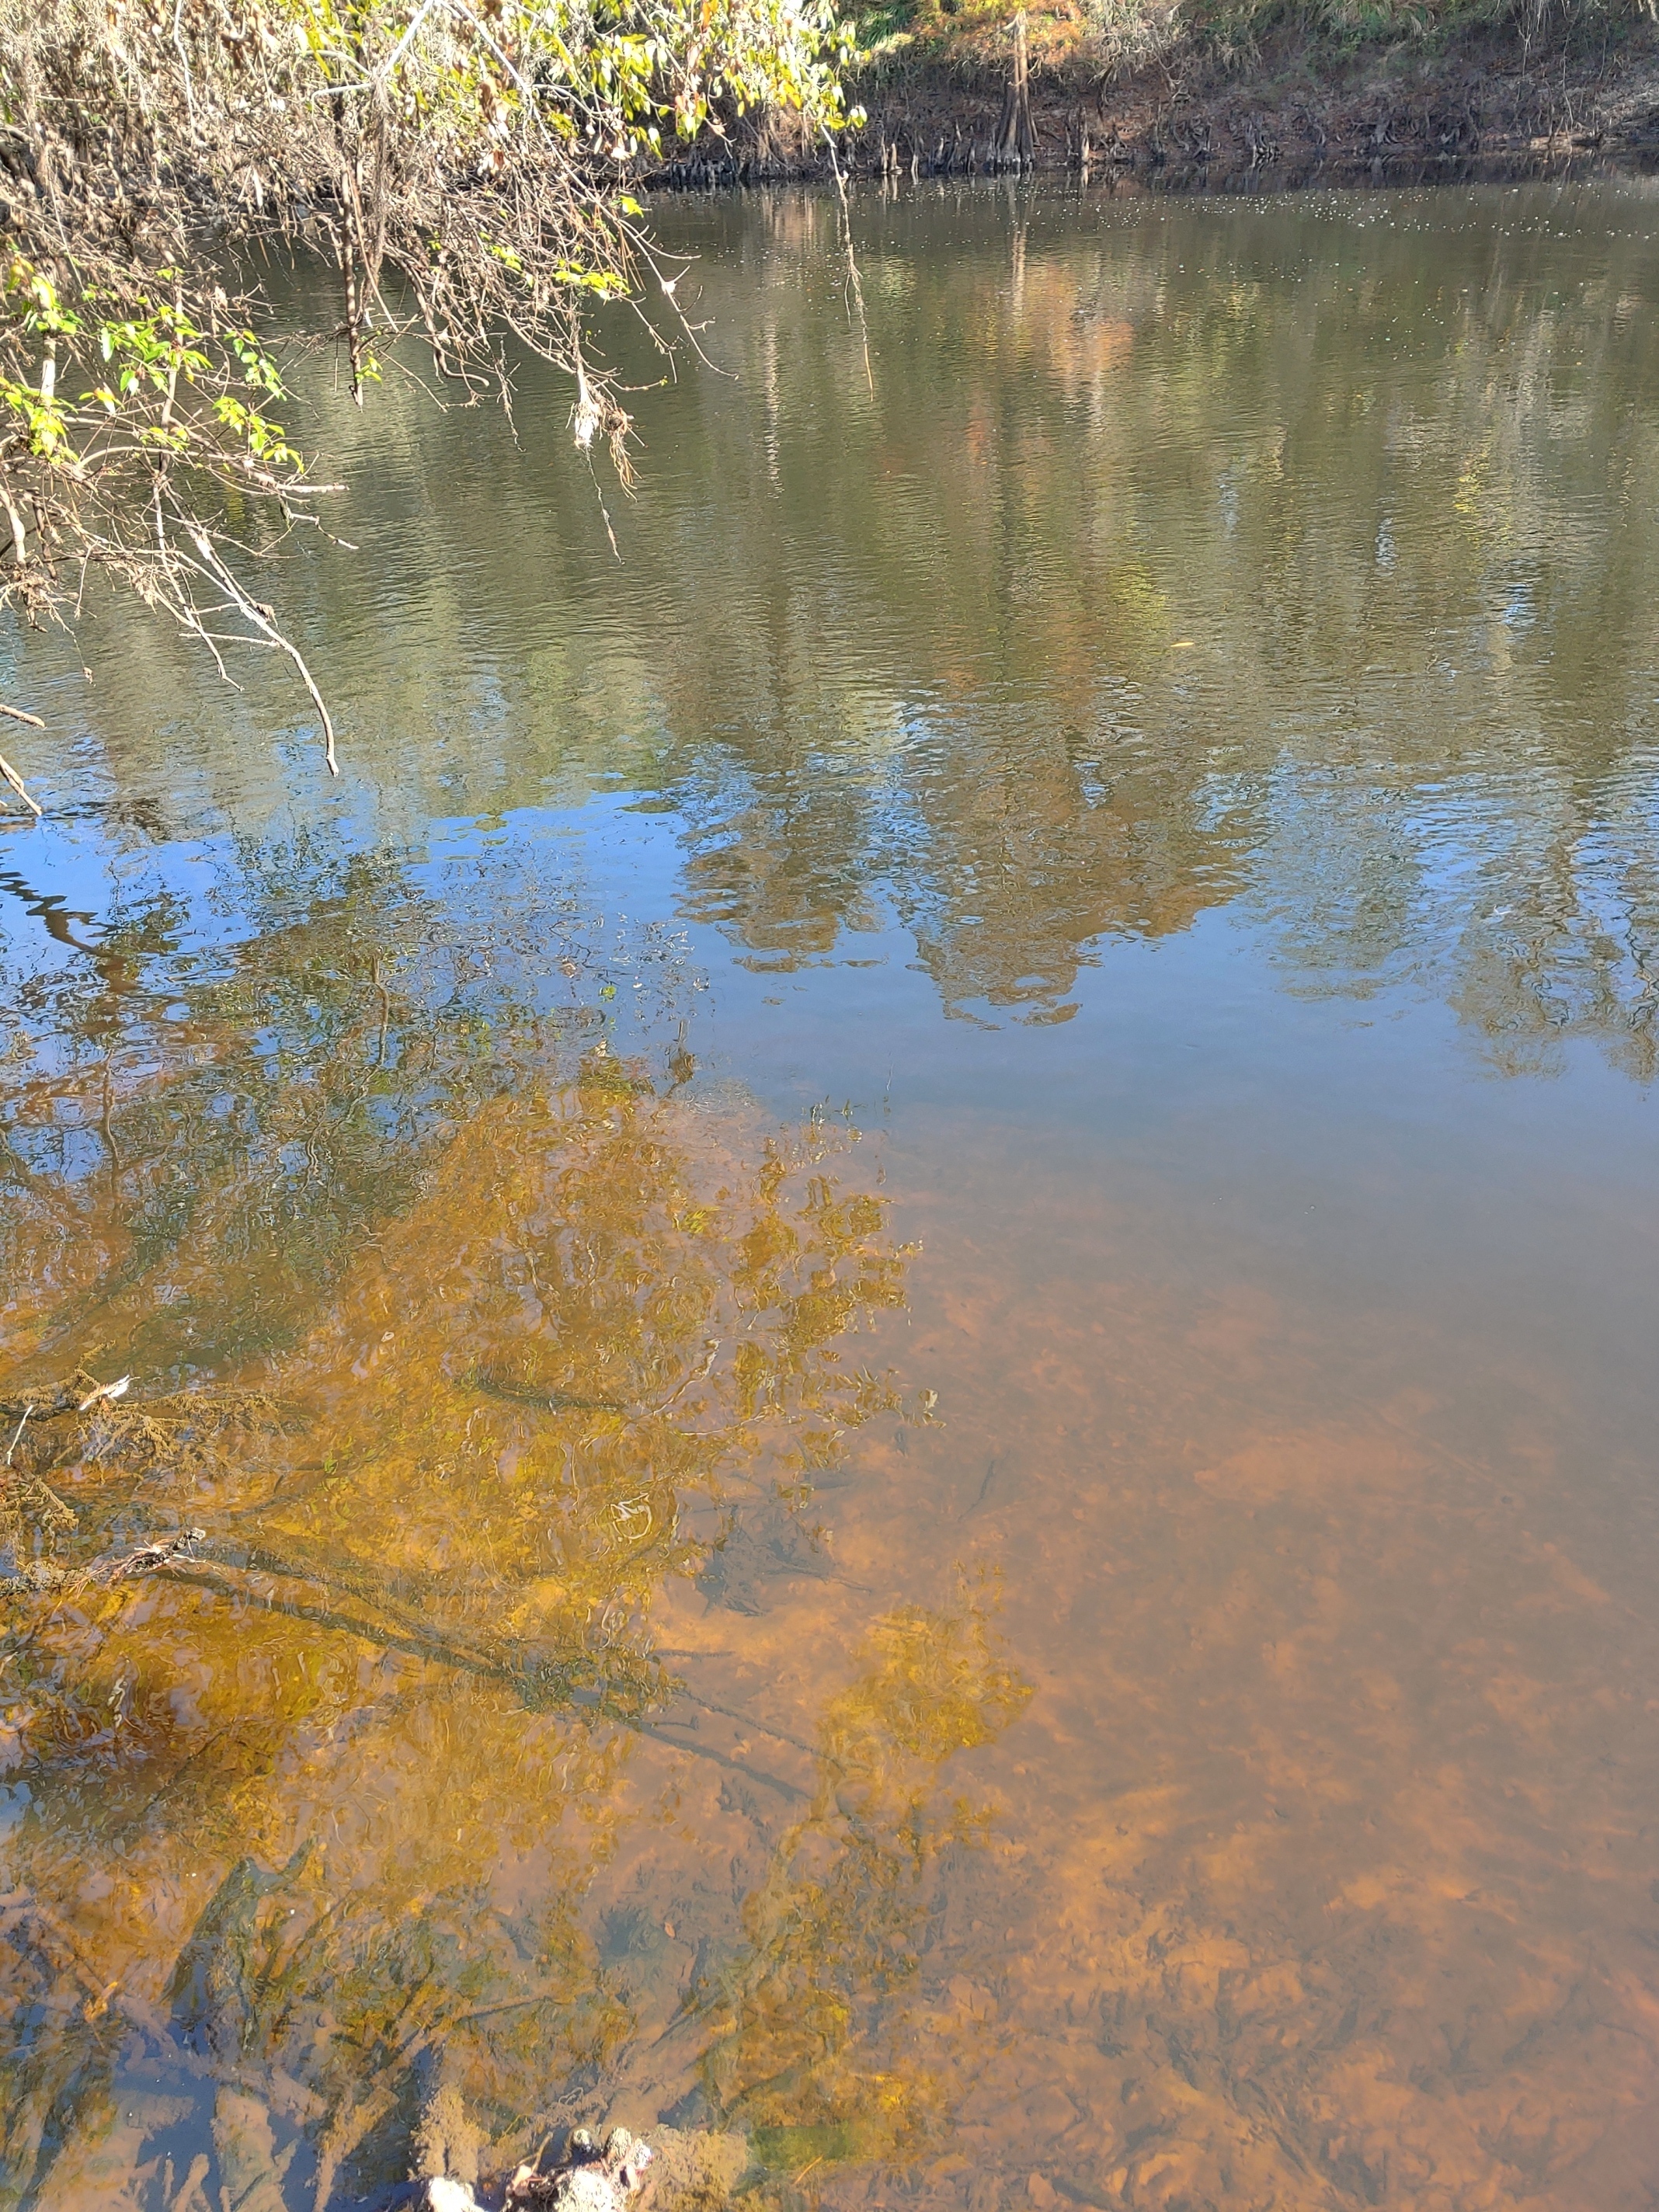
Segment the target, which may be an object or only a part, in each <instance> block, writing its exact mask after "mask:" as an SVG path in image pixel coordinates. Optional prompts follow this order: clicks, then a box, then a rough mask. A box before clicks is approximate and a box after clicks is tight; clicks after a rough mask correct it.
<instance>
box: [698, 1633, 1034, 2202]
mask: <svg viewBox="0 0 1659 2212" xmlns="http://www.w3.org/2000/svg"><path fill="white" fill-rule="evenodd" d="M863 1658H864V1665H863V1671H862V1672H861V1673H860V1674H859V1675H858V1677H857V1678H856V1679H855V1680H854V1681H853V1683H852V1684H851V1685H850V1686H848V1688H847V1689H845V1690H844V1691H842V1692H841V1693H840V1695H839V1696H837V1697H836V1698H835V1699H832V1700H831V1701H830V1704H829V1707H828V1709H827V1711H825V1713H824V1716H823V1722H822V1723H821V1726H820V1729H819V1750H818V1784H817V1791H816V1793H815V1795H814V1796H813V1799H812V1802H811V1807H810V1808H809V1809H808V1810H807V1812H806V1813H805V1815H804V1816H803V1817H802V1818H801V1820H799V1821H798V1822H797V1823H796V1824H795V1825H794V1826H793V1827H792V1828H791V1829H790V1830H789V1831H788V1832H787V1834H786V1835H785V1837H784V1838H783V1839H782V1842H781V1844H780V1846H779V1849H778V1852H777V1855H776V1858H775V1863H774V1865H773V1867H772V1869H771V1871H770V1872H769V1875H768V1876H767V1878H766V1880H765V1881H764V1882H763V1884H762V1885H761V1887H759V1888H758V1889H757V1891H756V1892H755V1893H754V1894H753V1895H752V1896H751V1897H750V1899H749V1900H748V1902H747V1904H746V1905H745V1906H744V1915H743V1919H744V1939H745V1940H744V1946H743V1948H742V1950H741V1951H740V1953H739V1954H738V1957H737V1959H736V1960H734V1961H733V1963H732V1965H731V1966H729V1967H728V1968H727V1969H726V1972H725V1974H724V1975H723V1977H722V1979H721V1987H720V1991H719V1993H718V1995H717V1996H714V1998H713V1999H712V2000H711V2001H710V2010H711V2013H712V2014H713V2016H714V2020H715V2021H716V2023H717V2026H716V2033H715V2038H714V2042H713V2043H712V2044H711V2045H710V2048H709V2050H708V2055H707V2057H706V2059H705V2062H704V2070H705V2074H706V2077H707V2080H708V2084H709V2087H710V2091H711V2093H712V2094H713V2095H714V2100H715V2101H716V2103H717V2105H718V2106H720V2108H721V2109H722V2110H723V2111H725V2112H726V2113H728V2114H729V2115H731V2116H732V2117H733V2118H739V2119H741V2120H743V2121H744V2122H745V2123H747V2124H749V2125H750V2127H752V2129H753V2131H754V2143H755V2148H756V2151H757V2154H758V2156H759V2157H760V2158H761V2159H762V2160H763V2161H764V2162H765V2163H766V2164H767V2165H768V2166H771V2167H773V2168H774V2169H776V2170H781V2171H790V2170H799V2169H802V2168H808V2167H814V2168H815V2167H817V2166H836V2165H837V2164H840V2163H842V2162H844V2161H849V2160H850V2161H869V2160H909V2159H912V2158H914V2157H915V2155H916V2154H918V2153H920V2152H921V2151H922V2150H924V2149H926V2148H927V2146H928V2145H929V2143H930V2142H936V2141H937V2139H938V2137H939V2134H940V2132H941V2130H942V2129H943V2126H944V2124H945V2122H946V2121H947V2120H948V2118H949V2117H950V2115H951V2111H952V2109H953V2107H954V2106H955V2104H956V2103H957V2100H958V2099H959V2098H960V2096H961V2094H962V2093H963V2087H964V2086H965V2083H966V2081H967V2079H968V2069H969V2049H970V2045H971V2038H969V2039H964V2038H963V2037H960V2036H957V2037H952V2036H951V2035H950V2034H949V2033H942V2032H940V2031H939V2027H938V2026H937V2024H936V2023H935V2022H934V2021H933V2020H932V2019H931V2018H930V2017H929V2015H928V2014H927V2011H926V2010H925V2009H924V2006H923V2003H922V2001H921V1990H920V1988H919V1979H920V1975H921V1967H922V1964H923V1955H924V1952H925V1951H926V1949H927V1946H928V1942H929V1938H930V1935H931V1934H932V1929H931V1928H930V1920H931V1917H932V1916H933V1914H934V1913H935V1912H936V1911H937V1910H938V1906H939V1893H940V1889H941V1887H942V1881H941V1877H942V1874H943V1871H944V1868H945V1865H948V1863H949V1861H950V1859H951V1857H953V1856H954V1855H957V1854H959V1853H960V1851H961V1850H963V1849H964V1848H970V1847H972V1846H973V1845H974V1844H975V1843H977V1842H979V1841H981V1839H982V1838H983V1833H984V1828H985V1820H986V1816H985V1814H984V1813H983V1812H982V1811H981V1810H978V1809H976V1808H975V1807H973V1806H972V1805H971V1804H969V1802H967V1801H966V1800H965V1799H963V1798H956V1799H954V1800H952V1801H951V1802H949V1803H948V1804H940V1803H939V1802H937V1800H938V1796H939V1778H940V1774H941V1771H942V1769H943V1768H944V1766H945V1762H946V1761H947V1760H949V1759H951V1758H952V1757H953V1756H954V1755H955V1753H957V1752H961V1751H970V1750H972V1749H974V1748H975V1747H976V1746H979V1745H981V1744H987V1743H989V1742H992V1741H994V1739H995V1738H996V1737H997V1736H998V1735H1000V1734H1001V1732H1002V1731H1003V1729H1006V1727H1007V1726H1008V1724H1009V1723H1010V1722H1011V1721H1012V1720H1014V1719H1015V1718H1017V1717H1018V1714H1019V1713H1020V1712H1021V1711H1023V1710H1024V1705H1025V1704H1026V1702H1027V1700H1028V1699H1029V1698H1030V1686H1029V1685H1028V1684H1027V1683H1026V1682H1025V1681H1024V1679H1023V1678H1022V1677H1021V1676H1020V1675H1019V1674H1018V1673H1017V1672H1016V1671H1015V1670H1014V1669H1013V1668H1012V1667H1010V1666H1009V1665H1008V1664H1007V1663H1006V1661H1005V1660H1004V1659H1003V1658H1002V1657H1001V1656H1000V1653H999V1651H998V1650H997V1647H996V1644H995V1642H994V1638H993V1635H992V1632H991V1630H990V1626H989V1621H988V1619H987V1606H986V1604H985V1602H984V1600H983V1598H982V1596H981V1595H979V1594H978V1593H969V1595H967V1597H966V1599H965V1601H964V1602H963V1604H962V1606H961V1607H959V1608H958V1609H957V1610H956V1611H954V1612H948V1613H930V1612H927V1611H924V1610H922V1609H921V1607H905V1608H903V1609H902V1610H901V1611H899V1612H897V1613H892V1614H890V1615H889V1616H888V1618H887V1619H885V1620H883V1621H881V1622H879V1623H878V1625H877V1626H876V1627H875V1628H874V1629H873V1630H872V1632H871V1635H870V1638H869V1640H868V1644H867V1645H866V1651H865V1653H864V1655H863ZM930 1994H931V1995H932V1996H935V1997H936V1996H937V1992H936V1991H934V1992H931V1993H930ZM823 2178H825V2179H827V2178H828V2177H827V2175H826V2176H824V2177H823Z"/></svg>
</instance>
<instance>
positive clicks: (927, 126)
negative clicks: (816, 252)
mask: <svg viewBox="0 0 1659 2212" xmlns="http://www.w3.org/2000/svg"><path fill="white" fill-rule="evenodd" d="M1011 76H1012V70H1011V69H1010V68H1008V67H1006V66H1005V65H1003V64H1001V63H1000V62H999V61H997V60H995V59H991V60H987V61H984V62H981V63H979V64H976V65H975V66H973V67H971V68H964V67H963V66H962V65H961V64H949V65H945V64H939V63H938V62H935V61H932V60H929V59H927V58H917V57H915V56H913V55H907V54H900V55H898V56H896V57H892V58H888V59H886V60H884V61H882V62H879V63H878V64H876V65H875V66H874V67H873V68H872V70H870V71H869V72H868V73H867V74H866V76H865V77H864V78H863V79H862V80H861V81H860V82H859V83H858V84H857V85H856V87H854V91H855V93H856V95H857V97H858V99H859V100H860V102H861V104H862V106H863V107H864V109H865V111H866V118H867V120H866V123H865V125H863V127H862V128H861V129H859V130H856V131H848V132H846V133H845V134H843V136H842V137H841V139H840V140H839V141H838V142H837V145H836V155H837V158H838V159H839V161H841V164H842V167H843V169H844V170H845V171H847V172H848V173H851V174H854V175H860V176H880V175H884V174H885V175H893V176H913V177H920V176H940V175H953V176H956V175H974V174H984V173H1007V172H1018V171H1022V170H1024V169H1041V170H1045V171H1053V170H1056V169H1066V168H1071V169H1077V170H1081V169H1085V168H1086V169H1088V170H1090V171H1091V173H1095V174H1099V173H1102V172H1103V171H1106V170H1116V171H1119V172H1121V173H1127V174H1130V175H1137V174H1138V175H1140V176H1142V177H1144V178H1145V179H1146V180H1147V181H1148V183H1149V184H1152V185H1155V186H1156V187H1163V188H1177V187H1187V188H1192V189H1205V188H1208V189H1231V190H1237V189H1241V188H1243V189H1249V188H1253V187H1254V188H1270V187H1272V186H1273V185H1285V184H1293V183H1297V182H1302V181H1307V180H1310V179H1313V178H1315V177H1317V176H1319V175H1321V174H1329V175H1331V176H1333V177H1336V178H1344V177H1346V178H1364V177H1375V178H1376V179H1378V180H1379V181H1381V180H1384V179H1399V178H1400V177H1401V175H1402V174H1403V175H1415V174H1421V175H1427V176H1434V175H1437V174H1445V175H1462V174H1467V173H1469V172H1470V170H1471V169H1473V170H1474V171H1475V172H1477V173H1478V172H1480V170H1481V169H1483V168H1489V169H1492V170H1495V171H1498V172H1500V173H1527V172H1529V171H1533V170H1536V169H1540V168H1550V169H1553V168H1555V167H1558V166H1559V165H1560V164H1562V163H1564V162H1571V161H1580V162H1582V161H1598V160H1599V161H1620V162H1625V163H1629V164H1630V165H1632V166H1633V167H1647V166H1649V165H1650V164H1654V165H1659V26H1656V27H1651V28H1650V27H1643V28H1641V29H1639V30H1638V31H1636V32H1633V33H1627V34H1626V36H1625V37H1624V38H1623V39H1622V40H1621V41H1620V43H1619V44H1618V45H1617V46H1606V47H1598V48H1595V49H1594V50H1590V51H1583V52H1567V53H1563V52H1559V51H1558V52H1554V53H1542V52H1536V51H1534V52H1531V53H1527V52H1523V51H1522V48H1521V46H1519V44H1518V43H1517V42H1516V40H1514V39H1513V38H1508V39H1504V40H1498V39H1493V40H1490V41H1487V42H1481V43H1478V44H1471V43H1465V44H1463V45H1462V46H1458V47H1456V48H1455V49H1452V50H1447V51H1443V52H1437V53H1433V52H1421V51H1418V52H1413V51H1411V50H1409V49H1401V48H1394V49H1390V50H1387V51H1381V50H1371V51H1369V52H1363V53H1361V54H1358V55H1356V54H1353V53H1343V52H1335V51H1332V50H1330V49H1328V48H1325V49H1322V48H1320V47H1318V46H1313V45H1310V44H1309V43H1308V42H1307V41H1305V40H1304V41H1297V40H1286V41H1285V43H1283V44H1282V45H1280V46H1276V47H1274V48H1272V49H1265V48H1264V49H1263V50H1262V51H1261V52H1259V53H1258V54H1257V55H1256V56H1255V58H1253V60H1252V61H1251V63H1250V64H1249V66H1248V67H1243V68H1241V67H1240V66H1238V65H1237V64H1233V65H1227V64H1224V63H1223V62H1222V61H1221V60H1220V59H1219V58H1217V57H1215V56H1214V55H1212V54H1205V53H1202V52H1195V51H1186V52H1180V51H1177V52H1171V53H1170V54H1169V55H1167V56H1166V57H1164V58H1163V59H1162V60H1159V61H1158V62H1155V63H1152V64H1146V65H1143V66H1141V67H1139V68H1138V69H1134V70H1126V69H1123V68H1121V67H1120V68H1118V69H1115V70H1104V69H1103V68H1101V67H1100V66H1098V65H1086V64H1085V63H1084V62H1083V61H1082V60H1081V59H1080V58H1079V59H1078V60H1077V61H1075V62H1073V63H1072V64H1068V65H1066V66H1065V67H1064V68H1062V69H1060V70H1047V71H1043V70H1038V69H1036V68H1034V69H1033V70H1032V72H1031V75H1030V95H1029V97H1030V132H1029V135H1028V136H1027V137H1024V142H1023V143H1024V146H1025V148H1026V149H1027V150H1026V151H1025V152H1024V155H1020V154H1018V153H1015V152H1012V151H1011V150H1010V149H1009V142H1010V140H1011V138H1014V137H1017V136H1018V133H1017V132H1015V131H1013V130H1012V129H1011V123H1012V95H1011V90H1010V83H1011ZM828 173H829V154H828V152H827V150H826V149H825V148H824V146H823V144H822V143H811V142H805V143H801V142H795V141H792V140H791V138H790V137H789V136H788V135H787V132H784V131H780V130H779V129H778V128H777V126H776V125H775V124H769V123H763V124H760V125H753V124H748V123H738V125H734V126H733V127H732V130H731V131H729V133H728V134H727V135H726V136H725V137H706V138H705V139H704V140H703V141H702V143H699V145H698V146H696V148H695V149H692V150H691V152H690V154H689V155H686V156H685V157H684V159H682V160H680V161H677V162H675V163H674V164H673V165H672V166H671V167H669V168H667V169H665V171H663V172H662V173H660V174H659V176H658V177H656V178H655V179H653V182H655V183H658V184H659V185H671V186H674V185H678V186H683V187H689V188H692V189H699V188H702V189H707V188H709V187H712V186H719V185H729V184H747V183H761V182H766V181H769V180H772V179H780V178H784V177H804V176H813V175H820V174H824V175H827V174H828Z"/></svg>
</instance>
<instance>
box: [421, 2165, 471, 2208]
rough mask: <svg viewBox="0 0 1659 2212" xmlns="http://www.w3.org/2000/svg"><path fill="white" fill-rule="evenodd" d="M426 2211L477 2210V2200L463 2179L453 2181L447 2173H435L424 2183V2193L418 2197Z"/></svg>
mask: <svg viewBox="0 0 1659 2212" xmlns="http://www.w3.org/2000/svg"><path fill="white" fill-rule="evenodd" d="M420 2202H421V2203H422V2204H423V2205H424V2206H425V2207H426V2212H479V2208H478V2200H477V2197H475V2196H474V2195H473V2194H472V2191H471V2188H470V2187H469V2185H467V2184H466V2183H465V2181H453V2180H451V2179H450V2178H449V2176H448V2175H447V2174H444V2173H440V2174H435V2175H434V2177H433V2178H432V2179H431V2180H429V2181H428V2183H427V2184H426V2195H425V2196H424V2197H422V2198H421V2199H420Z"/></svg>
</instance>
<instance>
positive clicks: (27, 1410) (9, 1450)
mask: <svg viewBox="0 0 1659 2212" xmlns="http://www.w3.org/2000/svg"><path fill="white" fill-rule="evenodd" d="M33 1411H34V1408H33V1406H25V1407H24V1408H23V1418H22V1419H21V1421H19V1423H18V1424H17V1433H16V1434H15V1436H14V1437H13V1438H12V1440H11V1442H10V1443H9V1444H8V1445H7V1446H6V1465H7V1466H8V1467H9V1466H10V1465H11V1455H12V1454H13V1453H14V1452H15V1450H16V1449H17V1447H18V1445H19V1444H20V1443H21V1441H22V1437H23V1431H24V1430H25V1429H26V1428H27V1426H28V1425H29V1415H30V1414H31V1413H33Z"/></svg>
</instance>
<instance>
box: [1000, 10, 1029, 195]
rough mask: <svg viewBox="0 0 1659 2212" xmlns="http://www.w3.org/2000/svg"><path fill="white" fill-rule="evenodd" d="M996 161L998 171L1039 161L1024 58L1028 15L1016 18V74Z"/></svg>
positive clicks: (1006, 103) (1004, 107)
mask: <svg viewBox="0 0 1659 2212" xmlns="http://www.w3.org/2000/svg"><path fill="white" fill-rule="evenodd" d="M994 161H995V164H996V166H997V167H998V168H1000V169H1002V168H1008V169H1029V168H1030V167H1032V166H1033V164H1034V163H1035V161H1036V131H1034V130H1033V129H1032V127H1031V91H1030V72H1029V70H1028V66H1027V63H1026V58H1025V13H1024V9H1021V11H1020V13H1019V14H1018V15H1016V16H1015V18H1014V74H1013V77H1012V81H1011V82H1010V83H1009V86H1008V92H1007V96H1006V99H1005V100H1004V101H1003V103H1002V120H1001V122H1000V124H999V125H997V136H996V145H995V149H994Z"/></svg>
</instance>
